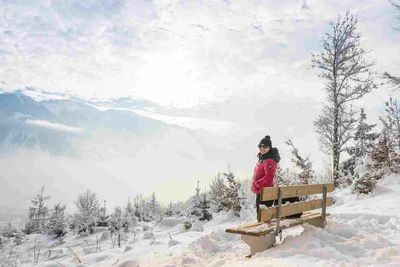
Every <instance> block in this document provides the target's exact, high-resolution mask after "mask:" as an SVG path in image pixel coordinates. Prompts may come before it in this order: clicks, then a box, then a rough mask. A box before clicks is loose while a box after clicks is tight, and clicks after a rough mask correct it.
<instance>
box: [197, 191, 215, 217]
mask: <svg viewBox="0 0 400 267" xmlns="http://www.w3.org/2000/svg"><path fill="white" fill-rule="evenodd" d="M199 207H200V210H201V216H200V218H199V220H200V221H204V220H207V221H209V220H211V219H212V214H211V213H210V212H209V209H210V201H209V200H207V194H206V192H204V194H203V199H202V201H201V202H200V205H199Z"/></svg>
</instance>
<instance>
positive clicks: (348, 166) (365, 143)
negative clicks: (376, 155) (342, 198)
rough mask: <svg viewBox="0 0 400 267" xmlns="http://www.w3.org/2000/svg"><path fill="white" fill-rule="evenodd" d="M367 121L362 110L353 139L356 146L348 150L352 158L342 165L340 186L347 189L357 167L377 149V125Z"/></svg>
mask: <svg viewBox="0 0 400 267" xmlns="http://www.w3.org/2000/svg"><path fill="white" fill-rule="evenodd" d="M366 119H367V115H366V114H365V111H364V109H363V108H362V109H361V110H360V116H359V119H358V121H357V126H356V129H355V133H354V137H353V140H354V145H353V146H352V147H350V148H349V149H348V150H347V152H348V154H349V155H350V157H349V158H348V159H346V160H345V161H342V162H341V163H340V175H339V176H340V178H339V184H340V185H341V186H344V187H346V186H349V185H351V184H352V182H353V176H354V168H355V167H356V165H357V164H358V163H359V161H360V160H361V159H362V158H363V157H365V156H366V155H371V153H372V152H373V151H374V150H375V149H376V146H377V145H376V141H377V138H378V136H379V134H378V133H375V132H373V128H374V127H375V126H376V124H368V123H367V122H366Z"/></svg>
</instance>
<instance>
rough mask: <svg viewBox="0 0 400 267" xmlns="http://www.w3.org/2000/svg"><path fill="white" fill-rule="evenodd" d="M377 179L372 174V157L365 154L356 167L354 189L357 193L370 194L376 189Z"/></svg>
mask: <svg viewBox="0 0 400 267" xmlns="http://www.w3.org/2000/svg"><path fill="white" fill-rule="evenodd" d="M375 186H376V179H375V178H374V176H373V175H372V159H371V157H370V156H365V157H364V158H363V159H362V160H361V161H360V164H359V165H357V167H356V168H355V173H354V183H353V188H352V191H353V193H355V194H369V193H371V192H373V191H374V189H375Z"/></svg>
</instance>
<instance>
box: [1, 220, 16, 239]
mask: <svg viewBox="0 0 400 267" xmlns="http://www.w3.org/2000/svg"><path fill="white" fill-rule="evenodd" d="M16 234H17V229H16V228H15V227H14V226H13V225H12V223H11V222H8V224H7V225H6V226H5V227H4V229H3V233H2V235H3V236H4V237H5V238H8V239H10V238H11V237H15V236H16Z"/></svg>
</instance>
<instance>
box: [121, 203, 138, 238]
mask: <svg viewBox="0 0 400 267" xmlns="http://www.w3.org/2000/svg"><path fill="white" fill-rule="evenodd" d="M137 222H138V219H137V218H136V216H135V209H134V207H133V206H132V203H131V201H130V200H128V203H127V204H126V207H125V224H124V231H125V233H127V232H128V231H129V229H131V228H132V227H134V226H136V224H137Z"/></svg>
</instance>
